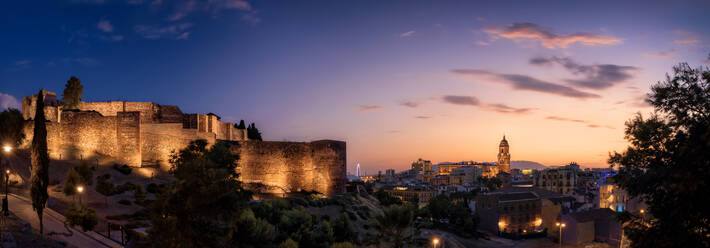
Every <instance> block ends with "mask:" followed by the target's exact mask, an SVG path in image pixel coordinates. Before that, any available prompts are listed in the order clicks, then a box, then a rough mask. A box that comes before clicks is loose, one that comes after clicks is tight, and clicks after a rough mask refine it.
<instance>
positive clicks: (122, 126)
mask: <svg viewBox="0 0 710 248" xmlns="http://www.w3.org/2000/svg"><path fill="white" fill-rule="evenodd" d="M116 121H117V122H118V123H117V124H116V137H117V140H116V141H117V143H118V144H117V145H118V157H117V159H118V160H119V161H120V162H121V163H122V164H127V165H130V166H141V165H142V159H141V155H142V153H141V112H138V111H132V112H118V115H117V116H116Z"/></svg>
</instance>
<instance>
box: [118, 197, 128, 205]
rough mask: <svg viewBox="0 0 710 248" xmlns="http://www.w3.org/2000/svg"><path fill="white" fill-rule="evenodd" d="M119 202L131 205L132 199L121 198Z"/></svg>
mask: <svg viewBox="0 0 710 248" xmlns="http://www.w3.org/2000/svg"><path fill="white" fill-rule="evenodd" d="M118 204H123V205H127V206H130V205H131V201H129V200H127V199H121V200H119V201H118Z"/></svg>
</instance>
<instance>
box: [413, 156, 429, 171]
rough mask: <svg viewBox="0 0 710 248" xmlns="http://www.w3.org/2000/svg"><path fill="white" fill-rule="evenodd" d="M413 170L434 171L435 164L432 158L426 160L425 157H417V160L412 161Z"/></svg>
mask: <svg viewBox="0 0 710 248" xmlns="http://www.w3.org/2000/svg"><path fill="white" fill-rule="evenodd" d="M412 170H413V171H421V172H423V173H426V172H431V173H433V172H434V165H433V164H432V163H431V160H424V159H421V158H419V159H417V161H414V162H412Z"/></svg>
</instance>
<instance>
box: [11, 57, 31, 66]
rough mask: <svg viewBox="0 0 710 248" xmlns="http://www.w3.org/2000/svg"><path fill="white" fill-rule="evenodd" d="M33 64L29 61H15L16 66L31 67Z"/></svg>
mask: <svg viewBox="0 0 710 248" xmlns="http://www.w3.org/2000/svg"><path fill="white" fill-rule="evenodd" d="M31 63H32V61H29V60H27V59H23V60H18V61H15V65H16V66H29V65H30V64H31Z"/></svg>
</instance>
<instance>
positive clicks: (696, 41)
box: [674, 39, 700, 45]
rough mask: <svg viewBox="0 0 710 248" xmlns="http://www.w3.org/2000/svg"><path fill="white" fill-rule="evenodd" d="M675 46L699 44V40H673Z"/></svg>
mask: <svg viewBox="0 0 710 248" xmlns="http://www.w3.org/2000/svg"><path fill="white" fill-rule="evenodd" d="M674 42H675V43H676V44H679V45H692V44H697V43H699V42H700V40H697V39H685V40H675V41H674Z"/></svg>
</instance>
